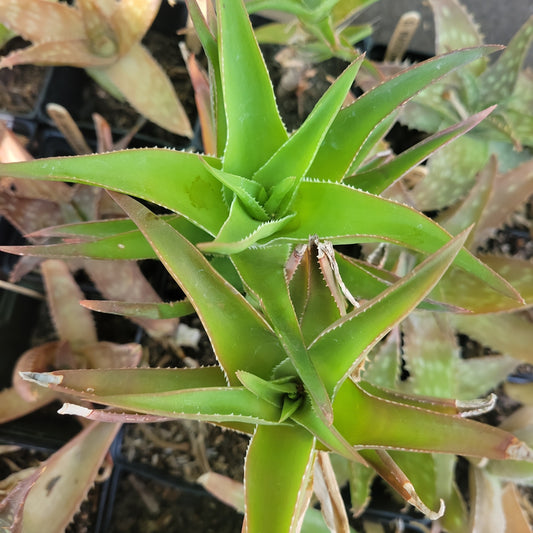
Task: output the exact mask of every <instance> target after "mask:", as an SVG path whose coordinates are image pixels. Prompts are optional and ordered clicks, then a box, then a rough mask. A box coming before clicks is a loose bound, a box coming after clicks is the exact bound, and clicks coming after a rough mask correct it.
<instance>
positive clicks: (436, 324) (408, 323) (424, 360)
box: [402, 312, 519, 400]
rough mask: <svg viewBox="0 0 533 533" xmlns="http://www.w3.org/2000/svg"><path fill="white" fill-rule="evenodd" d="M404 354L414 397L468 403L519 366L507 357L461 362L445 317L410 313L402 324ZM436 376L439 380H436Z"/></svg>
mask: <svg viewBox="0 0 533 533" xmlns="http://www.w3.org/2000/svg"><path fill="white" fill-rule="evenodd" d="M402 331H403V334H404V339H405V343H404V349H403V355H404V358H405V361H406V368H407V370H408V371H409V374H410V376H409V379H408V381H407V382H406V383H404V386H405V387H404V388H406V389H407V390H410V391H411V392H413V393H416V394H422V395H426V396H438V397H442V398H457V399H458V400H470V399H473V398H478V397H480V396H482V395H485V394H487V392H488V391H490V390H491V389H494V388H496V387H497V386H498V385H499V384H500V383H501V382H502V381H503V380H504V379H505V376H507V375H508V374H510V373H511V372H512V371H513V370H514V369H515V368H516V366H517V365H518V363H519V362H518V360H516V359H513V358H512V357H509V356H501V357H499V356H495V355H494V356H487V357H480V358H472V359H462V358H461V357H460V353H459V346H458V344H457V339H456V334H455V330H454V328H453V327H452V324H451V322H450V321H449V320H448V318H447V316H441V315H437V314H436V313H432V314H429V313H422V312H415V313H412V314H411V315H410V316H409V317H408V318H407V319H406V320H405V321H404V323H403V324H402ZM437 377H438V379H437Z"/></svg>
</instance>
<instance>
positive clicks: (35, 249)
mask: <svg viewBox="0 0 533 533" xmlns="http://www.w3.org/2000/svg"><path fill="white" fill-rule="evenodd" d="M161 218H162V220H164V221H165V222H167V223H168V224H169V225H170V226H172V227H173V228H174V229H176V230H177V231H178V232H179V233H180V234H181V235H183V236H184V237H185V238H186V239H187V240H189V241H190V242H192V243H193V244H196V243H198V242H201V241H203V240H205V239H206V238H207V237H208V234H207V233H206V232H205V231H203V230H201V229H200V228H198V227H196V226H193V225H192V224H191V223H190V222H189V221H188V220H187V219H185V218H184V217H176V216H175V215H171V216H163V217H161ZM34 236H38V237H56V236H57V237H62V238H63V242H62V243H59V244H40V245H39V244H34V245H22V246H4V247H0V249H1V250H3V251H5V252H9V253H12V254H20V255H33V256H40V257H58V258H68V257H87V258H92V259H123V260H134V259H155V258H156V254H155V252H154V250H153V249H152V247H151V246H150V245H149V243H148V242H147V241H146V239H145V238H144V236H143V234H142V233H141V231H140V230H139V229H137V226H135V224H134V223H133V221H132V220H129V219H127V220H126V219H125V220H116V221H115V220H106V221H98V222H85V223H82V224H71V225H70V224H67V225H64V226H55V227H53V228H46V229H45V230H43V231H40V232H36V233H35V234H34Z"/></svg>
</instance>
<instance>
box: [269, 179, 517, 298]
mask: <svg viewBox="0 0 533 533" xmlns="http://www.w3.org/2000/svg"><path fill="white" fill-rule="evenodd" d="M332 206H335V208H334V209H332ZM289 212H294V213H295V216H294V218H293V219H292V220H291V221H290V222H289V223H288V224H287V225H286V226H285V227H284V228H282V229H281V230H280V231H279V232H278V233H277V234H276V235H275V236H274V237H275V238H276V239H278V238H279V239H287V240H289V241H292V242H300V243H302V242H307V239H308V238H309V235H313V234H317V235H318V237H319V238H320V239H326V240H330V241H332V242H333V243H334V244H350V243H355V242H359V243H361V242H376V241H388V242H392V243H395V244H401V245H402V246H406V247H407V248H410V249H413V250H416V251H419V252H423V253H426V254H427V253H432V252H434V251H436V250H437V249H438V248H439V247H441V246H443V245H444V244H446V243H447V242H449V240H450V236H449V234H448V233H447V232H446V231H445V230H443V229H442V228H441V227H440V226H439V225H437V224H436V223H434V222H433V221H431V220H430V219H429V218H426V217H425V216H424V215H422V214H420V213H419V212H418V211H415V210H414V209H411V208H410V207H408V206H405V205H401V204H398V203H395V202H393V201H391V200H386V199H385V198H381V197H378V196H373V195H371V194H369V193H366V192H363V191H359V190H356V189H353V188H351V187H348V186H346V185H343V184H340V183H322V182H313V181H306V180H304V181H302V183H301V184H300V187H299V188H298V190H297V192H296V194H295V196H294V199H293V201H292V203H291V205H290V207H289ZM336 212H342V213H343V214H344V216H343V217H337V216H336ZM454 265H455V266H458V267H460V268H462V269H465V270H466V271H468V272H470V273H472V274H473V275H475V276H477V277H478V278H479V279H480V280H482V281H484V282H485V283H487V284H488V285H490V286H491V287H492V288H493V289H495V290H496V291H499V292H501V293H502V294H504V295H506V296H507V297H508V298H514V299H517V300H518V301H520V297H518V296H517V293H516V291H515V290H514V289H513V288H512V287H511V286H510V285H509V284H508V283H507V282H506V281H505V280H504V279H502V278H501V277H500V276H499V275H497V274H496V273H495V272H493V271H492V270H491V269H489V268H488V267H487V266H485V265H483V263H481V262H480V261H479V260H478V259H476V258H475V257H474V256H473V255H472V254H470V252H468V251H467V250H460V252H459V253H458V254H457V258H456V260H455V262H454Z"/></svg>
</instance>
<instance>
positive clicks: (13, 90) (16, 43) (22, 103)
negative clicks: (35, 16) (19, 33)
mask: <svg viewBox="0 0 533 533" xmlns="http://www.w3.org/2000/svg"><path fill="white" fill-rule="evenodd" d="M29 44H30V43H28V42H27V41H24V40H23V39H22V38H20V37H15V38H14V39H12V40H11V41H9V42H8V43H7V44H6V45H5V46H4V47H3V48H2V49H1V50H0V55H2V56H4V55H7V54H9V53H10V52H12V51H13V50H16V49H18V48H24V47H26V46H28V45H29ZM48 72H49V69H48V68H46V67H38V66H35V65H17V66H16V67H13V68H11V69H9V68H3V69H1V70H0V110H3V111H4V112H7V113H10V114H13V115H29V114H30V113H31V112H32V111H34V110H35V109H36V107H37V105H38V100H39V96H40V94H41V91H42V90H43V88H44V85H45V82H46V78H47V74H48Z"/></svg>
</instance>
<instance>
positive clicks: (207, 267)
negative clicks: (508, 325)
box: [0, 1, 532, 533]
mask: <svg viewBox="0 0 533 533" xmlns="http://www.w3.org/2000/svg"><path fill="white" fill-rule="evenodd" d="M189 8H190V13H191V16H192V18H193V21H194V23H195V26H196V29H197V32H198V34H199V36H200V38H201V41H202V43H203V46H204V49H205V51H206V54H207V56H208V58H209V62H210V69H211V70H210V79H211V82H212V83H211V92H212V95H211V96H212V102H213V118H214V121H213V123H214V124H216V143H215V145H216V146H217V150H216V151H217V154H216V155H210V156H207V155H202V154H194V153H187V152H178V151H172V150H162V149H143V150H126V151H118V152H114V153H109V154H101V155H90V156H82V157H67V158H54V159H44V160H38V161H34V162H27V163H20V164H19V163H14V164H9V165H2V166H0V174H1V175H9V176H11V177H14V178H17V177H22V178H31V179H46V180H58V181H70V182H77V183H86V184H91V185H95V186H99V187H104V188H106V189H108V190H109V191H110V195H111V196H112V197H113V198H114V200H115V201H116V202H117V204H118V205H119V206H121V207H122V209H123V210H124V212H125V213H126V215H127V218H124V219H120V220H108V221H96V222H87V223H82V224H71V225H67V226H61V227H56V228H51V229H48V230H46V235H47V236H54V237H56V238H58V239H59V240H60V242H58V243H57V244H51V245H46V246H32V247H17V248H7V247H4V248H3V249H5V250H6V249H9V250H10V251H12V252H15V253H30V254H36V255H45V256H55V257H72V256H78V257H79V256H82V257H92V258H106V259H116V260H119V259H130V260H131V259H144V258H154V257H157V258H159V260H160V261H161V262H162V263H163V264H164V266H165V267H166V268H167V270H168V271H169V272H170V274H171V275H172V276H173V277H174V279H175V280H176V282H177V283H178V284H179V285H180V287H181V288H182V290H183V291H184V293H185V295H186V300H185V301H184V302H177V303H176V302H174V303H166V304H143V305H142V306H137V307H136V306H135V305H134V302H124V303H121V302H86V303H85V305H87V306H90V307H91V308H92V309H96V310H100V311H111V312H116V313H121V312H122V313H124V314H133V315H135V314H137V315H143V316H150V317H151V318H154V317H161V318H168V317H171V316H180V315H182V314H186V313H189V312H190V311H191V308H192V309H194V310H195V311H196V313H197V314H198V316H199V317H200V319H201V320H202V323H203V325H204V327H205V330H206V332H207V334H208V336H209V338H210V341H211V343H212V345H213V348H214V351H215V354H216V356H217V359H218V363H219V364H218V365H217V366H214V367H206V368H195V369H146V368H145V369H120V370H114V369H105V370H98V369H95V370H83V371H82V370H66V371H56V372H51V373H32V374H26V375H25V377H26V378H27V379H31V380H33V381H36V382H37V383H40V384H42V385H43V386H46V387H49V388H51V389H53V390H55V391H58V392H66V393H68V394H69V395H70V396H71V397H72V396H74V397H77V398H79V400H80V401H81V400H90V401H91V402H93V403H96V404H103V405H106V406H109V408H108V409H104V410H102V409H90V408H86V407H81V406H77V405H72V404H69V405H67V406H66V407H64V408H63V412H64V413H76V414H81V415H83V416H86V417H87V418H92V419H97V420H110V421H121V420H127V421H135V420H136V419H139V420H141V419H145V418H146V415H149V416H151V417H152V419H157V418H158V417H160V418H164V419H167V418H169V417H171V418H193V419H197V420H205V421H209V422H212V423H216V424H220V425H222V426H224V427H228V428H232V429H235V430H238V431H242V432H245V433H248V434H250V435H251V442H250V447H249V450H248V454H247V457H246V465H245V467H246V468H245V470H246V473H245V487H246V489H245V490H246V494H245V512H246V517H245V524H246V526H245V527H246V530H247V531H250V532H261V531H265V532H266V531H268V532H269V533H271V532H278V531H279V532H282V531H296V530H298V529H299V528H300V526H301V523H302V517H303V516H304V512H305V509H306V508H307V505H308V503H309V497H310V494H311V491H310V488H311V484H312V479H313V466H314V465H315V463H316V464H319V463H318V462H317V457H320V453H321V452H332V453H334V454H338V455H340V456H341V457H343V458H345V459H346V460H347V461H349V462H350V463H352V464H362V465H367V466H370V467H372V468H373V469H374V470H375V471H376V472H377V473H378V474H380V475H381V476H382V477H384V478H385V479H386V480H387V481H388V482H389V483H390V484H391V486H392V487H394V489H395V490H397V491H398V492H399V493H400V494H401V496H402V497H404V498H405V499H406V500H407V501H408V502H410V503H412V504H413V505H415V506H417V507H418V508H419V509H420V510H422V511H423V512H425V513H426V514H427V515H428V516H430V517H431V518H436V517H438V516H439V515H440V514H442V512H443V509H442V505H441V504H440V503H439V502H438V501H437V502H436V503H435V502H434V501H433V500H428V499H426V498H425V495H424V493H423V492H421V491H422V490H423V487H422V486H417V485H418V483H417V482H416V481H412V480H410V479H409V477H408V476H407V475H406V473H405V472H404V471H403V469H402V467H401V466H400V463H399V462H397V461H396V460H395V459H394V456H393V455H392V454H391V453H389V452H390V451H391V450H410V451H412V452H423V453H433V452H434V453H446V454H458V455H466V456H474V457H488V458H493V459H521V460H531V458H532V455H531V451H530V450H529V448H528V447H527V446H526V445H525V444H523V443H522V442H520V441H519V440H518V439H517V438H516V437H514V436H513V435H512V434H511V433H508V432H505V431H504V430H501V429H497V428H493V427H490V426H486V425H483V424H481V423H478V422H475V421H471V420H466V419H465V416H468V415H469V414H477V413H479V412H480V411H482V410H483V409H487V408H490V405H491V401H489V400H487V401H483V400H479V401H477V402H475V403H474V404H470V403H468V402H466V403H465V402H463V401H456V400H449V399H444V400H443V399H437V398H428V397H424V396H416V395H413V394H410V393H405V394H403V393H395V392H391V391H390V390H388V389H385V388H381V387H379V386H376V385H371V384H370V383H369V382H366V381H364V380H361V379H360V372H361V370H362V367H363V365H364V362H365V360H366V356H367V354H368V352H369V351H370V350H371V348H372V347H373V346H374V345H375V344H376V343H377V342H378V341H379V340H380V339H382V338H383V337H384V336H385V335H386V334H387V333H388V332H389V331H391V329H392V328H394V327H395V326H396V325H397V324H398V323H399V322H400V321H401V320H402V319H404V318H405V317H406V316H407V315H408V314H409V313H410V312H411V311H412V310H413V309H415V308H417V307H418V306H420V307H422V308H428V309H430V310H449V309H454V310H458V309H457V306H456V303H455V302H454V295H453V294H451V295H447V298H446V299H443V300H438V298H437V299H434V298H433V294H432V295H431V297H428V295H429V294H430V293H431V292H432V291H433V290H434V288H435V287H436V286H437V284H438V283H439V280H440V279H441V278H442V277H443V276H444V275H445V273H446V272H447V270H448V269H449V268H451V272H454V271H459V272H461V273H462V274H463V275H464V276H466V277H468V279H472V280H475V281H476V283H480V284H484V285H486V286H487V287H488V288H487V293H488V294H490V298H494V299H495V300H497V301H499V300H500V299H504V300H505V302H507V303H508V305H509V306H515V307H517V308H518V307H520V306H521V305H522V300H521V297H520V296H519V295H518V293H517V292H516V290H515V289H514V288H513V287H512V286H511V285H510V284H509V283H508V282H507V281H506V280H505V279H503V278H502V277H501V276H500V275H498V274H497V273H496V272H495V271H493V270H492V269H491V268H489V267H488V266H486V265H485V264H483V263H482V262H481V261H479V260H478V259H476V258H475V257H474V256H473V255H472V254H471V253H470V252H469V251H468V250H467V249H466V248H465V247H464V246H463V245H464V243H465V240H466V238H467V236H468V230H466V231H464V232H462V233H460V234H459V235H458V236H457V237H455V238H453V237H452V236H451V235H450V234H449V233H448V232H447V231H446V230H444V229H443V228H442V227H441V226H439V225H438V224H436V223H435V222H433V221H431V220H430V219H428V218H427V217H425V216H424V215H423V214H421V213H419V212H417V211H416V210H414V209H412V208H410V207H408V206H406V205H402V204H400V203H397V202H394V201H391V200H387V199H385V198H383V197H380V196H379V193H380V192H381V191H382V190H384V189H385V188H387V187H388V186H389V185H391V184H392V183H394V181H395V180H396V179H398V178H399V177H401V176H402V175H403V174H404V173H405V172H406V171H408V170H409V169H410V168H411V167H412V166H414V165H416V164H418V163H419V162H420V161H422V160H423V159H425V158H426V157H427V156H428V155H429V154H430V153H432V152H434V151H435V150H437V149H438V148H439V147H440V146H443V145H445V144H446V143H448V142H450V141H452V140H453V139H454V138H456V137H458V136H460V135H461V134H462V133H464V132H466V131H468V130H469V129H471V128H472V127H474V126H475V125H476V124H478V123H479V122H480V121H481V120H482V119H483V118H484V117H486V116H487V115H488V114H489V113H490V111H491V109H488V110H484V111H481V112H480V113H478V114H477V115H475V116H473V117H471V118H468V119H466V120H464V121H463V122H461V123H459V124H457V125H455V126H452V127H451V128H448V129H447V130H445V131H444V132H440V133H438V134H436V135H435V136H433V137H431V138H429V139H428V140H426V141H425V142H424V143H421V144H420V145H417V146H416V147H414V148H413V149H411V150H410V151H409V152H406V153H405V154H402V155H401V156H398V157H397V158H395V159H392V160H391V161H385V162H383V161H382V160H381V159H380V158H379V157H378V158H374V157H373V156H374V155H375V151H376V147H377V146H378V143H379V141H380V140H381V138H382V137H383V135H384V134H385V133H386V132H387V130H388V128H389V127H390V126H391V124H392V123H393V121H394V120H395V118H396V116H397V112H398V109H399V108H400V106H401V105H402V104H403V103H405V102H406V101H408V100H409V99H410V98H412V97H413V96H414V95H416V94H417V92H418V91H420V90H421V89H423V88H424V87H425V86H427V84H428V83H430V82H432V81H433V80H435V79H436V78H438V77H439V76H442V75H444V74H446V73H448V72H450V71H452V70H454V69H455V68H457V67H460V66H461V65H464V64H465V63H467V62H469V61H474V60H478V59H480V58H483V57H484V56H485V55H486V54H487V53H488V52H490V51H491V50H492V48H491V47H481V48H472V49H464V50H461V51H457V52H454V53H452V54H447V55H443V56H440V57H438V58H435V59H433V60H431V61H428V62H425V63H422V64H420V65H418V66H416V67H414V68H411V69H409V70H407V71H405V72H403V73H402V74H401V75H399V76H398V77H396V78H393V79H391V80H390V81H388V82H387V83H385V84H383V85H380V86H378V87H376V88H375V89H374V90H372V91H370V92H368V93H367V94H365V95H364V96H362V97H360V98H359V99H357V100H356V101H355V102H354V103H353V104H351V105H349V106H348V107H342V105H343V102H344V99H345V96H346V94H347V92H348V91H349V89H350V87H351V85H352V83H353V80H354V77H355V75H356V73H357V70H358V68H359V66H360V64H361V62H362V58H359V59H358V60H356V61H355V62H354V63H352V64H351V65H350V66H349V67H348V68H347V69H346V70H345V72H344V73H343V74H342V75H341V76H340V77H339V78H338V79H337V80H336V81H335V83H334V84H333V85H332V86H331V87H330V89H329V90H328V91H327V92H326V93H325V94H324V96H323V97H322V99H321V100H320V102H319V103H318V104H317V106H316V108H315V109H314V110H313V112H312V113H311V114H310V115H309V117H308V118H307V119H306V121H305V122H304V123H303V124H302V126H301V127H300V128H299V129H298V130H297V131H295V132H293V133H292V134H291V135H289V134H288V132H287V131H286V129H285V127H284V125H283V122H282V120H281V118H280V115H279V113H278V110H277V106H276V101H275V98H274V94H273V90H272V85H271V83H270V79H269V75H268V72H267V70H266V67H265V64H264V62H263V58H262V56H261V53H260V49H259V47H258V45H257V42H256V40H255V37H254V34H253V30H252V27H251V25H250V22H249V19H248V17H247V14H246V10H245V8H244V6H243V5H242V4H241V3H240V2H222V1H219V2H217V6H216V8H217V9H216V20H215V19H214V18H213V16H211V15H212V13H211V14H210V15H209V16H208V17H207V19H204V18H203V16H202V15H201V12H200V11H199V9H198V6H197V5H196V4H195V3H194V2H193V1H191V2H189ZM206 123H207V122H206ZM132 197H136V198H139V199H142V200H148V201H149V202H151V203H153V204H158V205H160V206H163V207H165V208H167V209H168V210H169V211H170V213H167V214H165V215H156V214H154V213H153V212H152V211H151V210H150V209H149V208H148V207H146V205H145V204H144V203H141V202H139V201H138V200H136V199H134V198H132ZM62 239H63V240H62ZM61 240H62V241H61ZM379 241H381V242H391V243H395V244H400V245H402V246H404V247H406V248H408V249H410V250H411V251H412V252H413V253H414V254H415V255H416V257H417V258H418V263H417V265H416V267H415V268H414V269H413V270H412V271H411V272H410V273H409V274H407V275H406V276H404V277H402V278H395V279H392V278H390V279H383V278H380V277H378V276H376V275H375V273H373V272H372V271H371V268H370V267H366V266H362V265H361V264H360V263H358V262H357V261H355V260H352V259H350V258H348V257H346V256H343V255H341V254H339V253H338V252H335V250H334V248H333V246H334V245H336V244H349V243H365V242H379ZM323 278H324V279H323ZM324 280H325V281H324ZM487 298H488V297H487ZM509 302H511V303H509ZM459 310H461V311H465V309H463V308H461V309H459ZM473 311H475V309H474V310H473ZM472 405H475V407H472ZM322 463H323V462H322ZM322 463H321V464H322ZM318 468H325V467H320V464H319V466H318ZM428 475H434V473H430V472H428ZM267 495H268V502H269V503H268V505H265V499H266V497H267Z"/></svg>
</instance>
